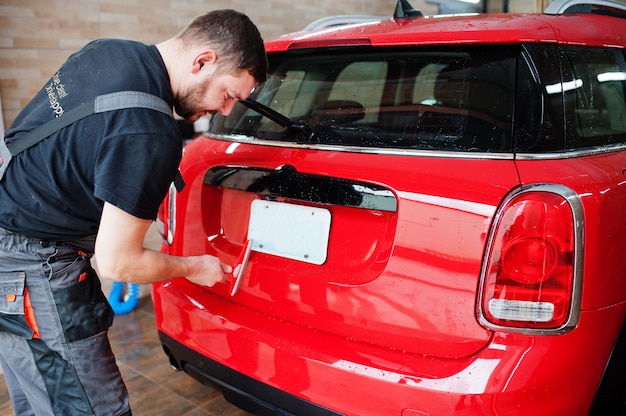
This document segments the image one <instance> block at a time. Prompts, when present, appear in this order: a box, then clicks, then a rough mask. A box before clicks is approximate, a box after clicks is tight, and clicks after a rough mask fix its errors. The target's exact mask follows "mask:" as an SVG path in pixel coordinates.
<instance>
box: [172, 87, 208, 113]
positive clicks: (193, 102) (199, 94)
mask: <svg viewBox="0 0 626 416" xmlns="http://www.w3.org/2000/svg"><path fill="white" fill-rule="evenodd" d="M210 83H211V80H210V79H207V80H205V81H204V82H203V83H202V84H201V85H197V86H194V87H189V88H187V89H185V90H184V91H182V92H181V93H180V94H178V97H176V99H175V100H174V110H176V114H178V115H179V116H181V117H182V118H184V119H186V120H187V119H189V118H190V117H192V116H194V115H196V114H197V113H199V112H201V111H204V110H203V109H202V108H201V106H200V105H199V103H200V102H201V101H202V98H203V96H204V94H205V93H206V91H207V89H208V88H209V84H210Z"/></svg>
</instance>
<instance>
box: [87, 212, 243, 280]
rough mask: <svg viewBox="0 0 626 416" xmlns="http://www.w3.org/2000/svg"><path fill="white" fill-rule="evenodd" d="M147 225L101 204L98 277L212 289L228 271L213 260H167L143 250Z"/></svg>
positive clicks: (192, 258) (224, 266) (210, 258)
mask: <svg viewBox="0 0 626 416" xmlns="http://www.w3.org/2000/svg"><path fill="white" fill-rule="evenodd" d="M151 222H152V221H150V220H143V219H140V218H137V217H134V216H132V215H130V214H128V213H127V212H125V211H123V210H121V209H119V208H117V207H116V206H114V205H111V204H109V203H106V202H105V204H104V209H103V211H102V218H101V220H100V228H99V230H98V235H97V236H96V260H97V262H98V271H99V272H100V275H101V277H103V278H105V279H110V280H115V281H119V282H130V283H152V282H158V281H162V280H168V279H173V278H176V277H186V278H187V279H189V280H190V281H191V282H194V283H196V284H198V285H202V286H213V285H215V284H216V283H217V282H220V281H222V280H223V279H224V273H230V272H231V271H232V268H231V267H230V266H229V265H227V264H223V263H222V262H221V261H220V260H219V259H218V258H217V257H214V256H210V255H202V256H190V257H179V256H170V255H168V254H164V253H161V252H158V251H154V250H150V249H147V248H144V247H143V241H144V238H145V235H146V233H147V232H148V228H149V227H150V224H151Z"/></svg>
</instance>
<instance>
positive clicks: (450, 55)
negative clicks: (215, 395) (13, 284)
mask: <svg viewBox="0 0 626 416" xmlns="http://www.w3.org/2000/svg"><path fill="white" fill-rule="evenodd" d="M266 47H267V52H268V56H269V60H270V70H269V78H268V81H267V82H266V83H265V84H264V85H263V86H262V88H259V89H258V90H257V91H255V93H254V95H253V96H252V97H251V98H250V99H248V100H246V101H244V102H242V103H241V105H238V107H237V108H236V109H235V111H233V114H231V115H230V116H228V117H221V116H217V117H214V118H213V120H212V122H211V126H210V128H209V131H208V132H207V133H205V134H204V135H203V137H201V138H198V139H196V140H195V141H193V142H192V143H190V144H189V145H188V146H187V147H186V148H185V152H184V156H183V160H182V163H181V172H182V176H183V178H184V180H185V182H186V187H185V188H184V189H183V190H182V191H180V192H178V191H176V190H174V189H173V190H172V192H171V193H170V194H169V196H168V198H167V199H166V200H165V202H164V204H163V209H162V212H161V216H160V223H161V226H162V231H163V235H164V237H165V238H164V240H165V243H164V244H163V250H164V251H165V252H168V253H170V254H174V255H197V254H201V253H210V254H212V255H216V256H218V257H219V258H220V259H222V260H223V261H224V262H226V263H228V264H232V265H237V267H236V271H235V273H234V275H233V276H229V279H228V280H227V281H225V282H223V283H219V284H217V285H216V286H215V287H213V288H203V287H198V286H195V285H194V284H192V283H190V282H189V281H187V280H185V279H175V280H172V281H168V282H166V283H162V284H156V285H154V286H153V292H152V294H153V300H154V307H155V313H156V321H157V329H158V332H159V335H160V338H161V341H162V343H163V346H164V349H165V352H166V354H167V355H168V356H169V359H170V362H171V363H172V365H173V366H175V367H176V368H178V369H182V370H184V371H185V372H186V373H188V374H189V375H190V376H192V377H194V378H196V379H198V380H200V381H201V382H203V383H210V384H215V385H217V386H219V388H220V389H221V390H222V391H223V393H224V395H225V397H226V398H227V399H228V400H230V401H232V402H233V403H235V404H237V405H238V406H240V407H242V408H244V409H246V410H248V411H250V412H254V413H258V414H276V415H306V416H309V415H355V416H365V415H373V416H381V415H395V416H424V415H433V416H434V415H452V414H466V415H507V416H510V415H525V416H527V415H549V416H555V415H567V416H571V415H585V414H595V415H623V414H624V410H625V409H626V364H625V362H626V328H625V325H624V317H625V316H626V99H625V91H626V55H625V50H626V49H625V48H626V5H624V4H621V3H616V2H612V1H607V0H603V1H600V0H599V1H589V2H586V1H583V0H566V1H563V0H557V1H555V2H554V3H552V4H551V5H550V7H549V8H548V9H547V10H546V11H545V12H544V13H540V14H495V15H482V14H477V15H457V16H454V15H451V16H431V17H424V16H422V15H421V13H419V12H418V11H416V10H413V9H412V8H411V7H410V6H409V5H408V3H407V2H406V1H399V2H398V7H397V10H396V15H395V16H394V18H392V19H389V20H382V21H376V22H368V23H363V24H356V25H346V26H340V27H333V28H327V29H322V30H316V31H303V32H299V33H294V34H289V35H285V36H282V37H279V38H278V39H275V40H273V41H270V42H268V43H267V45H266Z"/></svg>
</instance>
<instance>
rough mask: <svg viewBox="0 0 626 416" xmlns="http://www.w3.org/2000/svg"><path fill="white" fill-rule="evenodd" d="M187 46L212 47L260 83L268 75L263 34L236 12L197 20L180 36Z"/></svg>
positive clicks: (217, 14) (241, 14) (200, 17)
mask: <svg viewBox="0 0 626 416" xmlns="http://www.w3.org/2000/svg"><path fill="white" fill-rule="evenodd" d="M179 37H180V38H181V39H182V40H183V44H184V45H191V44H195V43H205V44H208V45H211V46H212V47H213V48H215V50H216V51H217V53H218V56H219V57H220V59H222V60H223V62H224V61H225V62H226V63H228V64H231V65H233V68H234V69H236V70H246V71H248V72H250V74H251V75H252V76H253V77H254V79H255V80H256V81H257V82H258V83H263V82H265V79H266V76H267V55H266V54H265V45H264V43H263V38H262V37H261V33H259V30H258V29H257V27H256V25H255V24H254V23H252V21H251V20H250V18H249V17H248V16H246V15H245V14H243V13H240V12H238V11H235V10H230V9H225V10H213V11H210V12H208V13H205V14H203V15H201V16H198V17H196V18H195V19H194V20H192V21H191V23H189V25H188V26H187V27H186V28H185V29H184V30H183V31H182V32H181V33H180V35H179Z"/></svg>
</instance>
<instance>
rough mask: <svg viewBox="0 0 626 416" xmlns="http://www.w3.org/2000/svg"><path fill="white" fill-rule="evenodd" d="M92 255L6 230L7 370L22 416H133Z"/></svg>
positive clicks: (0, 267)
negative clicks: (115, 355)
mask: <svg viewBox="0 0 626 416" xmlns="http://www.w3.org/2000/svg"><path fill="white" fill-rule="evenodd" d="M89 257H90V255H89V254H87V253H86V252H83V251H81V249H79V248H78V247H77V246H76V245H74V244H64V243H49V242H45V241H41V240H39V239H33V238H28V237H24V236H21V235H17V234H13V233H11V232H8V231H6V230H3V229H0V364H2V369H3V371H4V377H5V379H6V382H7V386H8V389H9V394H10V396H11V401H12V403H13V408H14V410H15V414H16V415H17V416H26V415H37V416H64V415H67V416H80V415H103V416H104V415H106V416H121V415H124V416H128V415H130V409H129V404H128V393H127V391H126V387H125V386H124V382H123V381H122V377H121V375H120V372H119V369H118V367H117V364H116V363H115V357H114V356H113V353H112V351H111V347H110V344H109V340H108V337H107V330H108V328H109V327H110V326H111V324H112V323H113V315H114V314H113V311H112V309H111V307H110V306H109V303H108V302H107V299H106V297H105V296H104V294H103V293H102V289H101V287H100V280H99V279H98V277H97V276H96V273H95V271H94V270H93V268H92V267H91V263H90V261H89Z"/></svg>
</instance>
